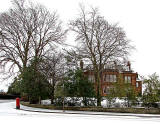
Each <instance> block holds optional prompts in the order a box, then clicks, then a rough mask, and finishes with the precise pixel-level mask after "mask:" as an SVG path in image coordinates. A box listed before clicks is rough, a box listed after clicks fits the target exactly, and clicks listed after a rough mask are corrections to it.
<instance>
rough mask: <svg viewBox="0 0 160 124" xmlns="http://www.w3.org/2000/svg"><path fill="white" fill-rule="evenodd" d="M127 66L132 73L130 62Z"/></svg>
mask: <svg viewBox="0 0 160 124" xmlns="http://www.w3.org/2000/svg"><path fill="white" fill-rule="evenodd" d="M127 66H128V69H129V71H131V63H130V61H128V62H127Z"/></svg>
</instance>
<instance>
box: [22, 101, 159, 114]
mask: <svg viewBox="0 0 160 124" xmlns="http://www.w3.org/2000/svg"><path fill="white" fill-rule="evenodd" d="M21 104H22V105H25V106H29V107H35V108H43V109H54V110H62V109H63V107H62V106H59V107H57V106H53V105H40V104H29V103H28V102H21ZM64 109H65V110H72V111H94V112H116V113H136V114H160V109H156V108H150V109H145V108H103V107H64Z"/></svg>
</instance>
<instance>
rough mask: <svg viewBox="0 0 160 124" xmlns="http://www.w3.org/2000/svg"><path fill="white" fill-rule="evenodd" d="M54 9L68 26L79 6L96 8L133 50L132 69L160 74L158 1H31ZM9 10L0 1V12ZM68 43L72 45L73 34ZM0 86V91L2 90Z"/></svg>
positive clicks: (8, 3)
mask: <svg viewBox="0 0 160 124" xmlns="http://www.w3.org/2000/svg"><path fill="white" fill-rule="evenodd" d="M31 1H34V2H38V3H40V4H43V5H45V6H46V7H47V8H48V9H49V10H50V11H54V10H56V11H57V13H58V14H59V16H60V19H61V20H62V21H63V22H64V24H67V22H68V21H69V20H71V19H74V18H75V17H76V16H77V14H78V9H79V3H83V4H84V5H86V6H87V7H89V6H93V7H98V8H99V11H100V14H101V15H102V16H104V17H105V19H106V20H108V21H109V22H110V23H118V25H119V26H121V27H122V28H123V29H124V30H125V31H126V34H127V37H128V39H130V40H131V41H132V44H133V45H134V46H135V47H136V50H135V51H134V52H132V53H131V56H130V57H129V58H130V60H131V64H132V68H133V69H134V71H135V72H138V73H139V74H140V75H144V76H147V75H149V74H152V73H154V72H156V73H157V74H158V75H160V55H159V54H160V0H31ZM10 7H11V0H2V1H1V2H0V12H3V11H7V9H9V8H10ZM67 42H70V43H73V42H74V39H73V38H72V35H69V37H68V39H67ZM3 87H4V86H2V85H1V84H0V89H1V88H3Z"/></svg>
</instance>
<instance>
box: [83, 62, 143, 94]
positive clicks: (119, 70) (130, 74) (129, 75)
mask: <svg viewBox="0 0 160 124" xmlns="http://www.w3.org/2000/svg"><path fill="white" fill-rule="evenodd" d="M108 65H109V66H108ZM84 73H85V75H87V76H88V79H89V80H90V81H91V82H93V83H95V78H94V73H93V71H92V69H86V70H85V71H84ZM120 76H121V78H122V80H123V82H124V83H129V84H130V85H131V86H133V87H134V89H135V90H136V92H137V93H138V94H139V95H141V94H142V81H141V80H139V76H138V73H137V72H134V71H133V70H131V64H130V62H128V63H127V64H126V65H117V64H115V62H113V64H107V66H106V67H105V68H104V69H103V71H102V79H101V83H100V84H101V95H102V96H106V95H107V94H108V91H109V88H111V87H113V84H114V83H117V81H118V79H119V78H120ZM95 84H96V83H95Z"/></svg>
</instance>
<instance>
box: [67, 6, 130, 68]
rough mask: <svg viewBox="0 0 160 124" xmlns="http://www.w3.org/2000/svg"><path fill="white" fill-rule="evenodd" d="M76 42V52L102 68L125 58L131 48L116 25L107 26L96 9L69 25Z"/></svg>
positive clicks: (82, 11) (82, 14)
mask: <svg viewBox="0 0 160 124" xmlns="http://www.w3.org/2000/svg"><path fill="white" fill-rule="evenodd" d="M69 27H70V30H72V31H73V32H75V34H76V41H78V46H77V47H78V51H79V53H81V54H82V55H83V56H84V58H87V59H89V60H90V61H91V63H92V64H94V65H99V66H102V65H104V64H105V63H107V62H108V61H113V60H115V59H120V58H123V57H126V56H127V55H128V54H129V51H130V50H131V49H132V48H133V47H132V46H131V45H130V41H129V40H128V39H127V37H126V33H125V31H124V30H123V29H122V28H121V27H119V26H118V25H117V24H109V22H108V21H107V20H105V18H104V17H103V16H101V15H100V14H99V12H98V9H97V8H91V10H90V11H85V9H84V7H82V6H80V14H79V16H78V17H77V18H76V19H75V20H72V21H71V22H70V24H69Z"/></svg>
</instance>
